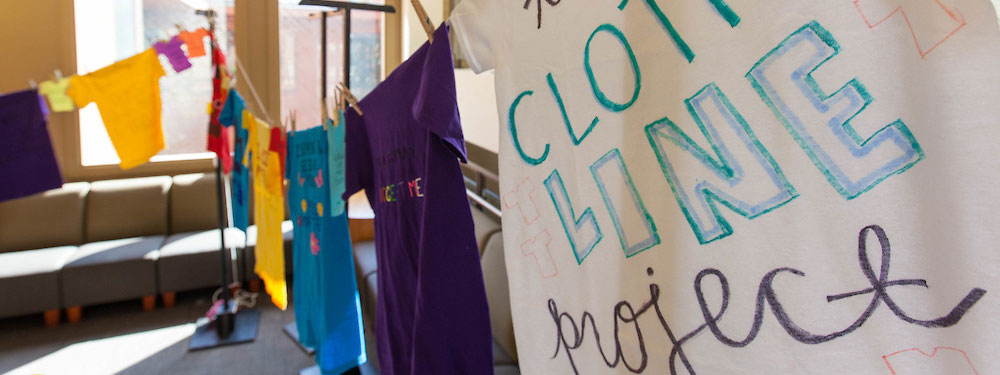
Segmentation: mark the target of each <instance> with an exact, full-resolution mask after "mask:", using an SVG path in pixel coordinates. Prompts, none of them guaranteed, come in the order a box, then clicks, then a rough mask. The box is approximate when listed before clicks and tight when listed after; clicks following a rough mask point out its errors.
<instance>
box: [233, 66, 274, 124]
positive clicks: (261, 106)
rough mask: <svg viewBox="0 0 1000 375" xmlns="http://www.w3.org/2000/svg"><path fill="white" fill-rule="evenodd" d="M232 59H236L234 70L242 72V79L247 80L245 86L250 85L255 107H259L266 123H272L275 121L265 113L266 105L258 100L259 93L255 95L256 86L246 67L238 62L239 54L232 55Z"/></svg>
mask: <svg viewBox="0 0 1000 375" xmlns="http://www.w3.org/2000/svg"><path fill="white" fill-rule="evenodd" d="M233 60H236V70H237V71H239V72H240V73H242V74H243V79H244V80H246V81H247V86H249V87H250V93H251V94H253V99H254V100H255V101H256V102H257V107H258V108H260V111H261V113H263V114H264V118H265V119H267V122H268V124H274V123H275V122H274V121H273V120H271V116H270V115H269V114H268V113H267V107H265V106H264V102H263V101H262V100H260V95H257V88H256V87H255V86H254V84H253V81H251V80H250V77H249V76H248V75H247V71H246V68H244V67H243V63H242V62H240V57H239V55H236V56H234V57H233Z"/></svg>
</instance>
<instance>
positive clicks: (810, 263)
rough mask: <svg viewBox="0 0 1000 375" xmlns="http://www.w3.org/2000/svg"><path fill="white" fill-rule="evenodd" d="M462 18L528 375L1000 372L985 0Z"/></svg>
mask: <svg viewBox="0 0 1000 375" xmlns="http://www.w3.org/2000/svg"><path fill="white" fill-rule="evenodd" d="M451 24H452V26H453V29H454V30H453V31H454V32H455V33H456V35H457V37H458V40H459V45H460V46H461V48H462V49H463V51H464V53H465V56H466V58H467V59H468V61H469V62H470V64H471V65H472V67H473V68H474V70H476V71H477V72H481V71H484V70H489V69H495V71H496V74H495V77H496V87H497V104H498V110H499V116H500V119H501V137H500V175H501V176H502V180H501V195H502V202H503V204H502V206H503V207H502V208H503V215H504V220H503V229H504V232H503V233H504V243H505V244H506V263H507V268H508V272H509V280H510V291H511V303H512V309H513V317H514V325H515V335H516V341H517V346H518V348H517V349H518V350H517V352H518V354H519V361H520V365H521V369H522V371H523V372H524V373H526V374H566V373H574V372H576V373H580V374H611V373H619V374H625V373H630V372H634V373H650V374H663V373H677V374H688V373H690V374H695V373H698V374H734V373H746V374H848V373H850V374H854V373H858V374H887V373H889V370H890V369H889V368H888V367H887V365H886V361H885V360H884V359H883V356H885V355H887V354H889V353H895V352H899V351H900V350H905V349H908V348H913V347H924V348H933V347H938V346H947V347H951V348H956V349H960V350H962V351H963V353H967V356H968V358H969V362H970V363H972V364H974V365H975V366H976V368H978V370H979V373H981V374H993V373H1000V362H997V361H993V360H992V359H991V358H992V356H994V354H995V353H996V352H998V351H1000V340H997V339H996V337H997V336H998V334H1000V328H998V325H996V324H995V323H994V322H993V321H994V320H995V317H996V316H998V314H1000V298H997V296H996V295H995V294H994V293H997V292H1000V272H998V271H997V268H998V266H1000V249H997V246H998V245H997V244H998V243H1000V230H998V229H997V228H1000V215H998V214H997V213H998V212H1000V198H998V197H1000V194H998V193H997V190H998V189H997V184H998V182H1000V158H998V157H997V154H998V151H1000V146H998V139H1000V126H998V125H1000V105H998V103H1000V69H998V68H997V61H1000V29H998V24H997V15H996V13H995V10H994V8H993V6H992V5H991V3H990V2H989V1H988V0H909V1H898V0H892V1H890V0H856V1H808V2H807V1H800V0H772V1H766V2H764V1H758V0H675V1H667V0H623V1H621V0H620V1H569V0H562V1H560V0H530V1H512V0H503V1H497V0H463V1H462V2H461V3H460V4H459V6H458V7H457V8H456V9H455V10H454V12H453V13H452V16H451ZM460 94H461V93H460ZM890 265H891V267H890ZM958 370H961V371H965V370H966V369H964V368H963V369H956V371H958Z"/></svg>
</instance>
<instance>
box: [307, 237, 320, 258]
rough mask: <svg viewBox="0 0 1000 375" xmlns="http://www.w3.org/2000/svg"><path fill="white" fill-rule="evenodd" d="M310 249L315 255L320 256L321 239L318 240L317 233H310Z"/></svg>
mask: <svg viewBox="0 0 1000 375" xmlns="http://www.w3.org/2000/svg"><path fill="white" fill-rule="evenodd" d="M309 249H310V250H312V253H313V255H319V239H318V238H316V233H315V232H313V233H309Z"/></svg>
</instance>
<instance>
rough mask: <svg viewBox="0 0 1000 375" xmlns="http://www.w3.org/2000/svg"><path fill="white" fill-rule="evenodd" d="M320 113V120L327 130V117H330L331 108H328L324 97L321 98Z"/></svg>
mask: <svg viewBox="0 0 1000 375" xmlns="http://www.w3.org/2000/svg"><path fill="white" fill-rule="evenodd" d="M319 114H320V120H319V122H320V123H321V124H323V130H326V119H328V118H330V112H329V108H327V106H326V98H322V99H320V100H319Z"/></svg>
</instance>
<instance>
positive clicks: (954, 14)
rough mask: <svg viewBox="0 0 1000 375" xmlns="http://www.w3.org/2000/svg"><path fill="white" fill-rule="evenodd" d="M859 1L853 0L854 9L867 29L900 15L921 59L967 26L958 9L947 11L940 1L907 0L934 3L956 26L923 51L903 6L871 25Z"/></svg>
mask: <svg viewBox="0 0 1000 375" xmlns="http://www.w3.org/2000/svg"><path fill="white" fill-rule="evenodd" d="M861 1H862V0H854V7H855V8H857V10H858V13H859V14H861V18H862V19H864V20H865V25H868V28H869V29H874V28H875V27H877V26H879V25H881V24H882V23H883V22H885V21H887V20H889V19H890V18H892V17H893V16H895V15H896V14H897V13H899V14H901V15H902V16H903V20H905V21H906V26H907V27H908V28H909V29H910V35H911V36H912V37H913V43H914V44H916V45H917V52H919V53H920V58H921V59H926V58H927V55H928V54H930V53H931V52H932V51H934V49H935V48H937V47H938V46H939V45H941V43H944V42H945V41H947V40H948V39H950V38H951V37H952V36H953V35H955V33H957V32H958V30H961V29H962V28H963V27H965V25H966V24H967V23H966V22H965V16H963V15H962V13H961V12H959V11H958V9H949V8H948V7H947V6H946V5H944V3H942V2H941V0H908V1H910V2H916V1H934V3H935V4H937V6H938V7H940V8H941V10H942V11H944V12H945V14H947V15H948V17H949V18H951V19H952V20H953V21H955V23H956V24H957V26H956V27H955V29H953V30H951V32H949V33H948V35H946V36H945V37H944V38H941V40H938V41H937V42H935V43H934V44H933V45H931V46H930V48H927V49H924V46H922V45H920V40H919V39H918V38H917V31H916V30H915V29H914V28H913V24H912V23H911V22H910V17H909V16H907V15H906V10H905V9H903V5H900V6H898V7H896V9H894V10H893V11H892V12H890V13H889V15H887V16H885V17H884V18H882V19H880V20H878V21H876V22H874V23H872V21H871V20H869V19H868V16H865V12H864V11H863V10H861V4H860V3H861ZM908 4H909V3H908Z"/></svg>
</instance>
